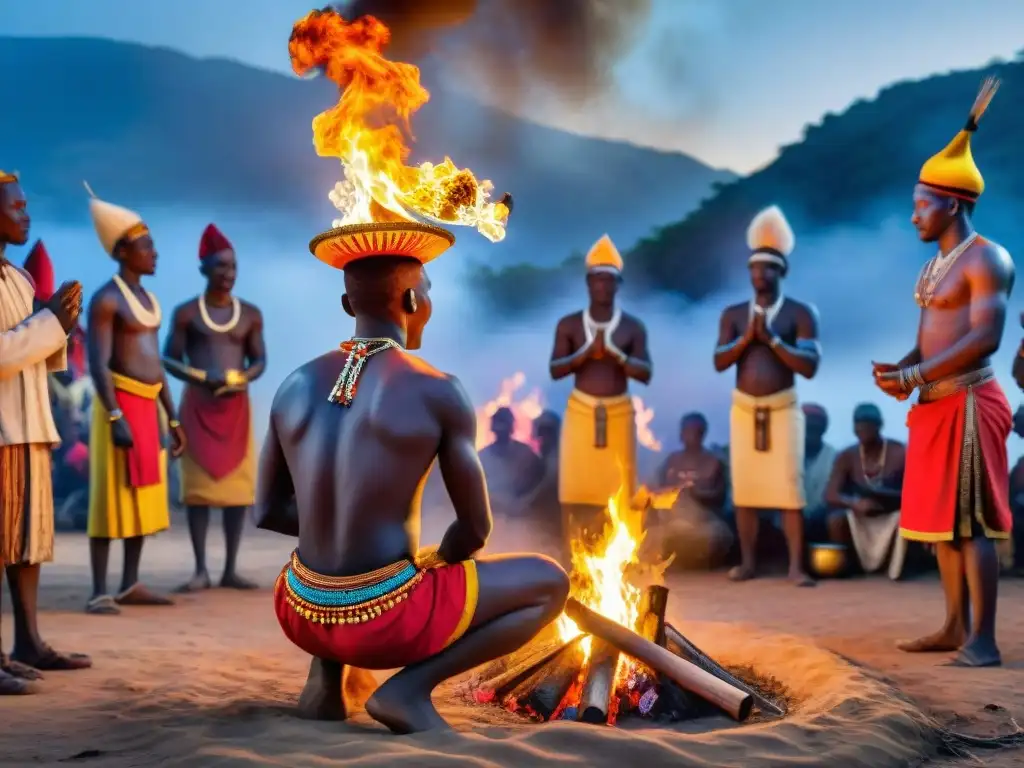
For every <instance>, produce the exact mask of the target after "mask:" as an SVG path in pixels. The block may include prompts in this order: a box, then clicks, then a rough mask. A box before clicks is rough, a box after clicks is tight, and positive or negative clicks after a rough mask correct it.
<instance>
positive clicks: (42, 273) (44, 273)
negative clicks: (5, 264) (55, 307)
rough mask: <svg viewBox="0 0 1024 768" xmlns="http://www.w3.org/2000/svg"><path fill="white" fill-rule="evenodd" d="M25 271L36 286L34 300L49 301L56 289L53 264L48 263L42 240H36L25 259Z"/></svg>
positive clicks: (48, 257)
mask: <svg viewBox="0 0 1024 768" xmlns="http://www.w3.org/2000/svg"><path fill="white" fill-rule="evenodd" d="M25 271H26V272H28V273H29V274H30V275H31V276H32V281H33V282H34V283H35V284H36V298H37V299H39V300H40V301H49V299H50V297H51V296H53V292H54V290H55V289H56V286H55V285H54V278H53V262H52V261H50V254H49V253H47V252H46V246H45V245H43V241H42V240H36V244H35V245H33V246H32V250H31V251H30V252H29V254H28V258H27V259H25Z"/></svg>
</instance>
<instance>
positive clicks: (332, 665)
mask: <svg viewBox="0 0 1024 768" xmlns="http://www.w3.org/2000/svg"><path fill="white" fill-rule="evenodd" d="M341 673H342V667H341V664H338V663H337V662H335V661H324V660H323V659H318V658H316V657H313V660H312V662H311V663H310V665H309V675H308V676H307V677H306V687H305V688H303V689H302V693H301V694H300V695H299V707H298V714H299V717H301V718H303V719H305V720H344V719H345V718H347V717H348V712H347V711H346V709H345V701H344V699H343V697H342V693H341Z"/></svg>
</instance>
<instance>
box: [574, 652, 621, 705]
mask: <svg viewBox="0 0 1024 768" xmlns="http://www.w3.org/2000/svg"><path fill="white" fill-rule="evenodd" d="M591 642H592V643H593V646H592V647H591V649H590V664H589V668H588V669H587V680H586V682H585V683H584V684H583V693H582V694H581V695H580V708H579V719H580V722H584V723H592V724H594V725H598V724H603V723H607V722H608V713H609V711H610V709H611V700H612V695H613V694H614V693H615V670H616V669H617V668H618V666H619V651H618V649H616V648H615V646H613V645H611V644H610V643H608V642H605V641H603V640H598V639H597V638H594V640H592V641H591Z"/></svg>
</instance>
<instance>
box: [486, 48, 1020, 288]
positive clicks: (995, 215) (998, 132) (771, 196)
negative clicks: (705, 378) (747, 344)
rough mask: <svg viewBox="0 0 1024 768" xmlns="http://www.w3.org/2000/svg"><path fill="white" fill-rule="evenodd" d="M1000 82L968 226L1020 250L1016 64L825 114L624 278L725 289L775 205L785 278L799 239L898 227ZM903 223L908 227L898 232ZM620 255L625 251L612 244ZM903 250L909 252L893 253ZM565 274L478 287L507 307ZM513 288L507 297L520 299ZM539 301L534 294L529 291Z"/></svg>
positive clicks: (664, 233)
mask: <svg viewBox="0 0 1024 768" xmlns="http://www.w3.org/2000/svg"><path fill="white" fill-rule="evenodd" d="M993 72H994V73H996V74H998V75H999V76H1000V77H1001V78H1002V79H1003V85H1002V88H1001V89H1000V92H999V93H998V94H997V95H996V97H995V100H994V101H993V103H992V105H991V107H990V108H989V110H988V112H986V114H985V116H984V118H983V119H982V121H981V126H980V128H979V131H978V133H977V134H976V136H975V138H974V141H973V145H972V146H973V152H974V157H975V162H977V163H978V166H979V167H980V168H981V170H982V173H983V174H984V176H985V180H986V190H985V194H984V195H983V196H982V198H981V200H980V201H979V203H978V207H977V210H976V212H975V217H974V219H975V223H976V225H977V226H978V228H979V229H980V230H982V231H983V232H984V233H985V234H986V235H988V236H989V237H991V238H993V239H995V240H997V241H998V242H1001V243H1002V244H1003V245H1005V246H1006V247H1007V248H1008V249H1009V250H1010V253H1011V254H1022V253H1024V230H1022V229H1021V227H1020V211H1021V210H1022V209H1024V142H1022V141H1021V137H1022V136H1024V108H1022V107H1021V104H1022V103H1024V102H1022V98H1024V61H1016V62H1011V63H1003V64H998V65H995V66H992V67H986V68H985V69H984V70H974V71H967V72H956V73H951V74H946V75H938V76H934V77H930V78H927V79H924V80H920V81H916V82H903V83H898V84H895V85H892V86H890V87H888V88H886V89H884V90H883V91H881V92H880V93H879V95H878V96H877V98H875V99H873V100H870V101H866V100H862V101H858V102H856V103H854V104H853V105H851V106H850V108H849V109H848V110H847V111H846V112H844V113H843V114H841V115H827V116H826V117H825V118H824V119H823V120H822V121H821V122H820V123H818V124H816V125H810V126H808V127H807V128H806V129H805V132H804V137H803V140H802V141H800V142H798V143H795V144H793V145H790V146H787V147H784V148H783V149H782V150H781V153H780V155H779V157H778V158H777V159H776V160H775V161H774V162H773V163H771V164H770V165H768V166H767V167H766V168H764V169H763V170H761V171H759V172H757V173H754V174H752V175H750V176H748V177H745V178H742V179H738V180H736V181H734V182H732V183H729V184H723V185H716V186H717V193H716V194H715V195H714V196H713V197H712V198H710V199H709V200H707V201H705V202H704V203H703V204H702V205H701V206H700V208H699V209H697V210H696V211H693V212H691V213H690V214H689V215H688V216H686V217H685V218H683V219H681V220H678V221H677V222H676V223H673V224H669V225H668V226H664V227H662V228H660V229H658V230H657V231H656V232H655V233H654V234H653V235H651V236H650V237H647V238H645V239H642V240H640V241H639V242H636V243H634V244H633V247H632V248H631V249H630V251H629V253H628V254H627V263H628V265H629V276H630V280H629V281H627V284H629V283H632V284H633V285H634V286H635V285H636V284H637V283H638V282H639V283H641V284H643V285H644V286H646V287H651V288H655V289H658V290H664V291H669V292H672V293H678V294H682V295H684V296H686V297H688V298H692V299H700V298H702V297H704V296H706V295H708V294H709V293H712V292H714V291H716V290H718V289H720V288H721V287H722V286H723V285H725V284H726V283H728V282H730V281H732V280H734V279H735V278H736V277H737V275H738V274H740V273H742V272H743V271H744V270H745V267H746V260H747V257H748V255H749V252H748V250H747V247H746V242H745V241H746V228H747V225H748V223H749V222H750V219H751V217H752V216H753V215H754V214H755V213H756V212H757V211H758V210H760V209H761V208H763V207H764V206H766V205H769V204H772V203H777V204H779V205H781V206H782V208H783V210H784V211H785V212H786V214H787V216H788V217H789V218H790V220H791V222H792V224H793V227H794V229H795V231H796V233H797V246H796V248H797V250H796V252H795V253H794V255H793V258H792V259H791V262H792V263H793V269H794V270H798V269H800V264H801V262H805V261H813V260H815V258H816V254H814V253H813V252H809V251H808V250H803V251H802V250H801V240H804V241H806V239H807V237H808V236H809V235H816V234H823V233H825V232H827V231H830V230H834V229H836V228H840V227H844V228H845V227H848V228H854V229H868V230H873V229H878V228H880V227H881V225H882V223H883V222H885V221H887V220H893V219H895V220H897V221H900V222H903V221H909V218H910V214H911V205H910V198H911V194H912V192H913V186H914V183H915V182H916V181H917V175H918V171H919V170H920V168H921V165H922V163H923V162H924V161H925V160H926V159H927V158H928V157H929V156H930V155H932V154H933V153H934V152H937V151H938V150H940V149H941V148H942V147H944V146H945V145H946V143H947V142H948V141H949V140H950V139H952V138H953V136H954V134H955V133H956V131H958V130H959V129H960V128H961V127H962V126H963V124H964V122H965V121H966V118H967V113H968V111H969V109H970V107H971V104H973V102H974V97H975V95H976V93H977V89H978V86H979V84H980V83H981V80H982V79H983V77H984V75H986V74H990V73H993ZM908 226H909V225H908ZM907 238H908V239H907V243H906V244H907V249H906V251H904V252H903V253H878V252H875V253H872V252H865V253H863V254H860V255H859V258H860V259H861V261H862V263H863V265H864V268H865V269H867V270H871V271H874V272H877V274H878V276H879V278H880V279H884V276H885V270H886V262H888V261H890V260H892V259H899V258H915V256H914V255H913V253H914V248H915V245H914V243H915V240H914V235H913V234H912V233H911V232H909V231H908V235H907ZM622 245H623V246H624V247H625V246H627V245H628V244H627V243H623V244H622ZM907 252H909V253H910V255H906V256H905V255H904V254H905V253H907ZM574 270H575V267H574V268H573V269H570V270H567V269H557V268H556V269H550V270H542V269H538V268H536V267H533V266H530V265H518V266H513V267H510V268H509V269H508V270H507V271H500V270H499V271H491V272H487V271H481V272H480V273H479V274H478V275H477V279H478V283H479V284H480V286H481V287H483V288H485V289H486V290H487V292H488V293H489V294H490V295H491V296H492V297H493V298H494V299H495V301H496V302H497V303H499V304H502V305H504V306H511V305H513V300H514V297H513V296H512V295H511V294H510V293H509V291H508V288H507V284H508V283H510V282H513V283H514V282H518V281H521V282H522V283H523V285H526V286H531V287H533V288H535V289H540V290H542V289H543V287H544V286H550V285H554V286H558V285H560V284H561V280H560V279H559V277H560V275H561V274H566V275H568V274H575V271H574ZM522 293H524V291H522V290H519V291H516V293H515V296H516V297H518V296H521V294H522ZM538 300H543V293H540V294H538Z"/></svg>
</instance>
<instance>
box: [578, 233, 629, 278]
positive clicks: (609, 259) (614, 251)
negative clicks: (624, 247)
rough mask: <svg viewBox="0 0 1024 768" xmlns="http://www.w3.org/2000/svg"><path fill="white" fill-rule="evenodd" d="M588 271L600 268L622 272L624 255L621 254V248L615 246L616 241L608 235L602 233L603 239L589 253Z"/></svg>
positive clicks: (601, 269)
mask: <svg viewBox="0 0 1024 768" xmlns="http://www.w3.org/2000/svg"><path fill="white" fill-rule="evenodd" d="M586 264H587V271H588V272H590V271H592V270H595V269H596V270H600V271H609V272H611V271H614V272H622V267H623V263H622V256H621V255H620V254H619V249H618V248H616V247H615V243H613V242H612V239H611V238H610V237H608V235H601V239H600V240H598V241H597V242H596V243H594V245H593V246H592V247H591V249H590V253H588V254H587V261H586Z"/></svg>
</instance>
